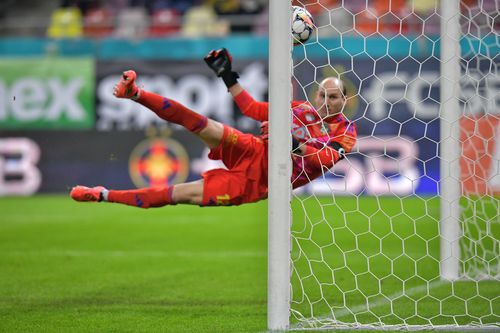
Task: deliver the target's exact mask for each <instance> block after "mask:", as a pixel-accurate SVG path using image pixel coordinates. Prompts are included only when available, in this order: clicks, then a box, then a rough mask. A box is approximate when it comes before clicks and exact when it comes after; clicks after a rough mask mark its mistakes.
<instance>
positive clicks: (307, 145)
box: [71, 49, 356, 208]
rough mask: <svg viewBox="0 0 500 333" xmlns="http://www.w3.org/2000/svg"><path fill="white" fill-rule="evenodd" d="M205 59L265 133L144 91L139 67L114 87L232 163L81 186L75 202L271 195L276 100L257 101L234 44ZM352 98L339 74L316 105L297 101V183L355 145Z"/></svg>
mask: <svg viewBox="0 0 500 333" xmlns="http://www.w3.org/2000/svg"><path fill="white" fill-rule="evenodd" d="M205 62H206V63H207V64H208V66H209V67H210V68H211V69H212V70H213V71H214V72H215V73H216V74H217V76H218V77H220V78H222V80H223V81H224V83H225V85H226V86H227V88H228V90H229V92H230V93H231V95H232V96H233V98H234V101H235V102H236V104H237V105H238V107H239V109H240V110H241V111H242V112H243V114H244V115H246V116H248V117H250V118H253V119H255V120H258V121H261V122H262V123H261V135H259V136H256V135H253V134H245V133H242V132H240V131H238V130H236V129H234V128H232V127H230V126H227V125H223V124H221V123H219V122H217V121H214V120H212V119H209V118H207V117H205V116H203V115H200V114H198V113H196V112H194V111H192V110H190V109H188V108H186V107H185V106H184V105H182V104H180V103H178V102H176V101H174V100H172V99H169V98H165V97H162V96H160V95H157V94H155V93H152V92H148V91H146V90H143V89H140V88H138V87H137V85H136V84H135V79H136V73H135V72H134V71H126V72H124V73H123V75H122V77H121V79H120V81H119V82H118V84H116V86H115V88H114V92H113V93H114V95H115V96H116V97H118V98H128V99H131V100H134V101H136V102H138V103H140V104H142V105H144V106H146V107H147V108H149V109H151V110H152V111H153V112H155V113H156V114H157V115H158V116H159V117H160V118H162V119H164V120H166V121H169V122H172V123H175V124H179V125H182V126H183V127H185V128H186V129H187V130H188V131H191V132H192V133H194V134H196V135H197V136H198V137H199V138H200V139H201V140H202V141H203V142H204V143H205V144H206V145H207V147H208V148H209V149H210V153H209V158H211V159H214V160H222V162H223V163H224V165H225V166H226V167H227V169H214V170H209V171H207V172H205V173H203V174H202V178H201V179H199V180H196V181H193V182H189V183H182V184H176V185H171V186H166V187H151V188H143V189H133V190H108V189H106V188H104V187H103V186H96V187H92V188H89V187H85V186H75V187H74V188H73V189H72V190H71V197H72V198H73V199H74V200H76V201H107V202H117V203H122V204H126V205H131V206H135V207H140V208H149V207H161V206H165V205H175V204H194V205H200V206H216V205H240V204H244V203H251V202H256V201H259V200H262V199H265V198H267V174H268V159H267V151H268V142H267V120H268V112H269V107H268V103H266V102H258V101H255V100H254V99H253V98H252V97H251V96H250V95H249V94H248V93H247V92H246V91H245V90H244V89H243V88H242V86H241V85H240V84H239V83H238V77H239V76H238V74H237V73H236V72H234V71H233V70H232V66H231V63H232V58H231V55H230V54H229V52H228V51H227V50H226V49H220V50H212V51H210V53H209V54H208V55H207V56H206V57H205ZM345 102H346V91H345V88H344V85H343V83H342V81H341V80H339V79H337V78H333V77H330V78H326V79H324V80H323V81H322V82H321V84H320V86H319V89H318V92H317V95H316V98H315V104H316V106H317V108H316V109H315V108H313V107H312V106H311V105H310V104H309V103H307V102H305V101H301V102H300V101H294V102H292V112H293V115H294V117H293V125H292V137H293V144H292V146H293V150H292V163H293V171H292V179H291V181H292V186H293V188H297V187H300V186H302V185H305V184H307V183H309V182H310V181H311V180H313V179H315V178H317V177H319V176H320V175H322V174H323V171H324V170H328V169H329V168H331V167H332V166H333V165H334V164H335V163H336V162H337V161H339V160H341V159H342V158H343V157H344V155H345V153H347V152H349V151H350V150H351V149H352V147H353V145H354V143H355V141H356V126H355V124H354V123H351V122H349V121H348V120H347V119H346V118H345V117H344V116H343V115H342V110H343V108H344V106H345Z"/></svg>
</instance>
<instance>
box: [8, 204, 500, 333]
mask: <svg viewBox="0 0 500 333" xmlns="http://www.w3.org/2000/svg"><path fill="white" fill-rule="evenodd" d="M373 200H374V199H373V198H360V199H359V201H356V200H353V199H352V198H343V199H337V201H335V202H332V200H331V199H330V200H328V199H321V201H319V202H318V201H315V200H309V199H303V200H302V201H295V203H294V212H295V214H296V218H295V220H294V238H295V239H297V240H296V241H294V242H295V243H294V249H293V252H292V256H293V257H294V260H297V259H298V254H299V253H300V251H299V248H300V249H302V252H303V254H305V253H307V254H308V256H309V259H312V260H315V259H318V258H319V257H315V256H318V255H320V254H321V253H320V252H321V251H323V252H324V254H325V255H327V256H326V257H325V258H326V259H327V261H328V262H330V263H332V264H333V265H335V264H338V266H337V268H336V269H337V270H336V271H335V274H336V279H337V280H336V281H335V282H336V283H335V284H332V286H333V285H335V286H336V287H331V288H325V289H324V290H328V291H329V292H331V294H324V295H325V296H327V298H328V299H329V300H330V301H329V302H330V304H328V306H327V307H331V306H332V304H333V305H334V306H340V303H339V302H340V301H338V300H337V299H336V298H335V297H336V296H338V294H336V293H338V291H339V290H340V289H345V290H350V285H349V283H352V276H351V275H350V274H351V273H349V272H348V270H346V269H345V268H346V267H348V268H349V269H350V270H352V272H353V273H355V274H357V275H358V276H359V277H358V280H359V281H358V282H357V283H358V284H359V285H358V288H357V289H358V291H361V292H363V293H366V294H368V295H371V296H373V297H372V298H371V299H372V300H373V302H376V304H381V302H380V300H379V298H377V295H378V294H377V289H376V287H375V286H374V285H373V279H371V278H370V277H369V276H366V274H365V275H363V271H364V270H365V268H366V266H365V265H367V264H365V263H364V261H363V260H362V258H359V253H356V251H355V250H354V251H352V250H353V248H352V246H353V244H352V240H353V239H354V240H355V241H356V239H357V238H358V241H359V243H358V247H359V250H361V251H364V252H363V254H364V255H369V256H371V257H373V259H371V260H372V261H374V262H373V263H372V265H375V266H373V271H374V274H376V278H377V279H380V281H383V284H382V288H384V289H383V290H382V291H383V292H384V293H386V294H392V295H395V294H397V293H398V292H399V291H400V290H398V288H400V287H401V283H400V282H398V281H397V280H395V279H388V278H385V276H386V275H387V270H389V272H390V270H391V268H390V266H389V267H388V266H387V265H385V264H384V262H385V261H384V260H385V259H383V258H382V259H380V256H377V255H376V253H377V248H378V246H380V249H381V250H383V252H384V253H386V254H387V255H388V256H389V258H390V259H391V260H397V256H396V255H397V253H398V251H400V247H401V246H402V245H401V244H403V243H404V241H403V242H401V241H398V240H397V239H395V238H393V237H392V236H391V235H393V234H394V233H396V234H397V235H403V236H404V235H406V233H411V232H413V231H411V230H413V229H411V228H412V225H413V223H412V222H411V219H416V220H417V221H420V222H422V223H420V224H418V223H417V225H418V226H419V228H421V229H419V232H421V233H422V235H423V237H424V238H425V239H427V240H428V242H427V244H428V245H429V251H430V252H429V256H428V257H432V256H434V255H436V253H435V251H436V250H437V247H438V245H436V244H437V243H436V240H435V237H436V234H435V232H436V221H435V220H433V219H432V218H431V219H428V218H427V219H425V220H421V218H422V214H421V211H419V210H418V209H415V210H411V209H410V207H416V206H415V204H416V202H415V203H412V202H411V201H412V200H417V201H418V199H408V200H405V201H403V204H404V205H408V206H407V207H408V211H411V212H413V213H410V215H411V216H410V218H404V217H401V219H399V218H398V217H397V216H398V214H396V213H394V212H396V211H397V210H398V209H401V204H402V202H401V201H400V200H399V199H391V198H384V199H382V200H383V207H384V211H385V212H386V213H385V214H380V213H377V209H376V207H377V205H379V204H380V202H378V203H377V202H375V201H373ZM318 203H319V204H318ZM302 204H304V205H306V206H308V207H309V208H308V209H310V211H311V214H310V218H309V219H304V217H303V216H301V213H300V211H301V206H302ZM425 206H426V209H429V210H432V212H428V213H426V214H424V215H427V216H430V215H428V214H431V215H432V214H435V213H436V212H435V211H434V210H437V209H438V208H437V203H435V202H430V203H428V204H426V205H425ZM340 209H341V210H342V211H343V212H348V213H345V214H344V213H341V212H340ZM356 210H357V212H356ZM339 213H340V215H339ZM412 214H414V216H413V215H412ZM324 217H325V218H324ZM266 220H267V202H261V203H257V204H251V205H244V206H240V207H230V208H226V207H224V208H199V207H192V206H180V205H179V206H175V207H166V208H160V209H149V210H141V209H135V208H132V207H126V206H121V205H114V204H81V203H75V202H73V201H71V200H70V199H69V198H68V197H67V196H35V197H30V198H1V199H0V332H265V331H266V306H267V296H266V294H267V286H266V283H267V259H266V257H267V222H266ZM326 221H327V222H326ZM374 221H380V223H374ZM397 221H398V223H396V222H397ZM399 222H400V223H399ZM396 225H397V226H396ZM347 226H349V228H347ZM391 226H392V228H393V229H392V231H391V230H390V232H389V233H388V237H387V240H385V241H384V242H379V241H376V240H375V239H370V237H369V236H363V235H367V233H366V232H365V231H366V230H368V229H369V230H370V232H373V233H374V234H377V235H379V234H380V235H383V234H384V233H387V230H386V228H388V227H389V228H391ZM367 228H368V229H367ZM394 228H396V229H394ZM329 230H334V231H335V232H334V233H333V234H334V235H335V244H336V246H337V247H338V248H337V249H335V248H334V246H332V245H331V240H332V238H331V237H333V236H332V232H330V231H329ZM308 235H313V236H314V243H315V244H316V245H313V244H311V243H310V242H308V241H307V239H308ZM363 237H368V238H367V239H364V238H363ZM301 238H304V240H302V239H301ZM360 240H362V241H360ZM299 243H300V247H299ZM377 244H379V245H377ZM410 244H411V243H410ZM318 245H319V247H318ZM414 246H416V250H415V251H413V252H411V251H410V253H412V255H415V256H417V257H418V256H421V254H419V253H421V252H420V251H421V249H420V247H419V246H418V244H417V243H415V244H414ZM318 248H321V249H322V250H318ZM327 250H328V251H327ZM336 250H341V251H344V252H345V255H342V254H341V255H340V257H343V258H344V259H345V260H346V262H345V263H342V262H340V261H339V260H340V259H339V258H340V257H339V253H336V252H335V251H336ZM328 256H329V257H328ZM392 256H396V257H394V258H393V257H392ZM317 261H320V260H317ZM312 265H313V266H314V265H316V266H317V267H314V272H315V274H316V280H317V281H319V282H320V284H318V283H317V282H316V281H314V279H312V278H306V276H307V275H302V274H307V271H306V269H307V268H306V266H307V265H305V264H304V263H303V262H300V259H298V261H296V270H299V271H301V275H302V277H303V279H302V281H301V282H298V281H297V279H295V280H294V286H295V287H297V286H298V284H297V283H299V284H302V287H304V288H306V289H307V294H308V295H309V296H308V297H310V299H309V300H310V301H313V302H314V301H315V298H318V299H321V297H319V296H318V292H322V290H321V288H324V286H326V285H327V284H328V277H327V275H328V272H327V270H325V269H324V267H323V266H322V264H315V263H314V261H313V264H312ZM433 265H434V266H432V265H431V269H430V270H428V271H426V272H427V273H426V274H428V276H427V275H426V278H430V279H432V278H433V277H435V274H436V272H435V264H433ZM411 266H412V265H408V263H407V262H406V263H405V262H404V261H402V262H401V263H400V264H399V265H395V266H394V267H395V268H393V269H395V270H394V271H393V275H395V274H407V275H408V276H411V269H410V267H411ZM322 269H323V270H322ZM408 270H409V273H408ZM331 275H332V274H330V276H331ZM397 276H400V275H397ZM405 277H406V275H405ZM350 278H351V279H350ZM413 283H415V286H416V285H418V281H414V282H413ZM318 286H319V287H318ZM335 288H338V289H337V290H336V289H335ZM447 288H449V286H446V285H442V286H439V287H437V288H435V289H433V290H432V292H433V293H435V296H436V297H441V296H439V295H440V293H441V294H443V293H446V292H448V290H447ZM479 288H480V289H481V294H482V295H483V294H484V295H486V296H485V297H487V296H488V295H494V296H492V297H496V301H493V302H489V303H488V304H492V303H493V306H494V307H495V308H493V309H491V306H490V307H489V308H488V307H487V308H485V307H484V305H485V302H484V300H480V299H478V300H476V301H477V302H476V303H470V304H467V303H465V305H466V306H469V308H468V309H469V310H468V311H471V310H470V309H471V308H472V311H473V312H474V311H475V312H474V315H478V316H481V318H483V319H484V320H487V319H488V318H489V319H490V320H496V321H498V313H499V304H498V303H499V301H498V295H499V294H500V289H499V287H498V286H497V285H495V284H491V283H481V284H480V287H479ZM351 289H352V288H351ZM456 290H460V291H459V292H458V296H460V297H465V296H467V295H465V294H463V293H466V292H467V290H469V292H470V288H469V287H468V286H465V287H464V288H458V289H456ZM455 294H456V295H457V293H455ZM297 296H298V294H297V292H295V288H294V300H297V298H296V297H297ZM359 296H360V295H359V294H357V293H356V292H351V293H349V292H348V295H347V303H346V304H347V305H348V306H350V307H352V309H354V310H356V311H358V312H359V313H356V312H355V315H356V316H357V317H356V319H357V320H360V321H362V320H370V318H366V316H365V315H363V311H364V310H363V305H362V304H360V303H359V301H360V298H359ZM330 297H331V298H330ZM412 297H416V296H415V295H412ZM332 299H335V301H331V300H332ZM422 302H424V301H422ZM305 304H306V303H300V304H298V303H297V304H295V305H294V307H295V308H296V309H300V310H301V311H303V312H304V314H307V309H310V306H306V305H305ZM314 304H315V305H314V307H315V310H316V311H315V314H318V315H323V314H324V315H325V316H327V315H328V312H327V311H326V312H325V311H324V310H325V309H326V308H327V307H325V304H321V302H317V303H314ZM422 304H423V305H425V306H424V307H429V306H430V305H432V306H435V302H433V301H432V299H430V303H422ZM429 304H430V305H429ZM463 304H464V302H461V301H459V302H455V299H450V300H449V301H448V303H447V304H445V305H447V306H448V308H446V309H445V311H448V312H453V311H461V310H462V309H461V306H463ZM400 305H401V308H402V309H403V308H404V305H405V304H404V303H402V304H400ZM432 309H434V308H432ZM340 311H341V310H340V308H339V309H338V310H335V311H334V313H335V315H336V316H339V318H342V319H344V320H346V321H348V320H350V319H352V318H350V317H352V316H353V314H349V313H347V312H345V311H344V312H342V313H341V312H340ZM373 311H374V312H375V313H376V314H377V315H380V316H384V315H386V314H387V308H386V306H385V305H383V304H382V305H377V307H376V308H374V310H373ZM488 311H489V312H490V315H489V317H488ZM491 312H493V314H492V313H491ZM495 314H496V316H495ZM340 315H343V316H344V317H340ZM386 319H387V320H388V322H391V320H392V321H394V320H395V319H394V318H391V317H389V316H388V317H387V318H386Z"/></svg>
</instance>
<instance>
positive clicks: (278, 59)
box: [267, 1, 292, 330]
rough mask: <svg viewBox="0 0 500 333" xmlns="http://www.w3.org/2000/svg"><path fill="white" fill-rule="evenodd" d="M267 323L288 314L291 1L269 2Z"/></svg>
mask: <svg viewBox="0 0 500 333" xmlns="http://www.w3.org/2000/svg"><path fill="white" fill-rule="evenodd" d="M269 13H270V16H271V17H273V16H274V17H273V19H270V20H269V68H270V69H272V70H270V73H269V178H268V184H269V204H268V320H267V321H268V328H269V329H270V330H283V329H287V328H288V325H289V317H290V225H291V211H290V201H291V183H290V178H291V176H292V161H291V157H290V151H291V148H292V145H291V142H292V141H291V132H290V128H291V127H292V126H291V125H292V114H291V113H290V103H291V99H292V83H291V71H292V46H291V45H292V44H291V42H292V35H291V32H290V31H291V30H290V26H291V3H290V2H289V1H269Z"/></svg>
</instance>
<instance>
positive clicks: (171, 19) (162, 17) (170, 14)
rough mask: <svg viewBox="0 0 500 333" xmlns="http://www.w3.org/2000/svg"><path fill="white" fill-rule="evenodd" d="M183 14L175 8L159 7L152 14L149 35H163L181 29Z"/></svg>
mask: <svg viewBox="0 0 500 333" xmlns="http://www.w3.org/2000/svg"><path fill="white" fill-rule="evenodd" d="M180 22H181V15H180V14H179V13H178V12H177V11H176V10H175V9H168V8H165V9H158V10H155V11H154V12H153V14H152V15H151V26H150V27H149V35H150V36H151V37H161V36H167V35H171V34H174V33H176V32H178V31H179V30H180V26H181V24H180Z"/></svg>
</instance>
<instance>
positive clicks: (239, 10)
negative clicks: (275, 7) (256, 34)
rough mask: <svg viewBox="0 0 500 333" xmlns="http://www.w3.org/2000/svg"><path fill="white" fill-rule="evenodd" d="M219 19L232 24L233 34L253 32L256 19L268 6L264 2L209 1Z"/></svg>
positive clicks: (246, 0)
mask: <svg viewBox="0 0 500 333" xmlns="http://www.w3.org/2000/svg"><path fill="white" fill-rule="evenodd" d="M207 4H210V5H211V6H213V8H214V10H215V12H216V13H217V15H219V17H221V18H223V19H226V20H228V21H229V22H230V24H231V32H236V33H238V32H246V33H248V32H251V31H252V29H253V26H254V24H255V17H256V16H257V15H258V14H260V13H262V11H263V10H264V8H265V7H267V6H266V4H265V3H264V1H263V0H207Z"/></svg>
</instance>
